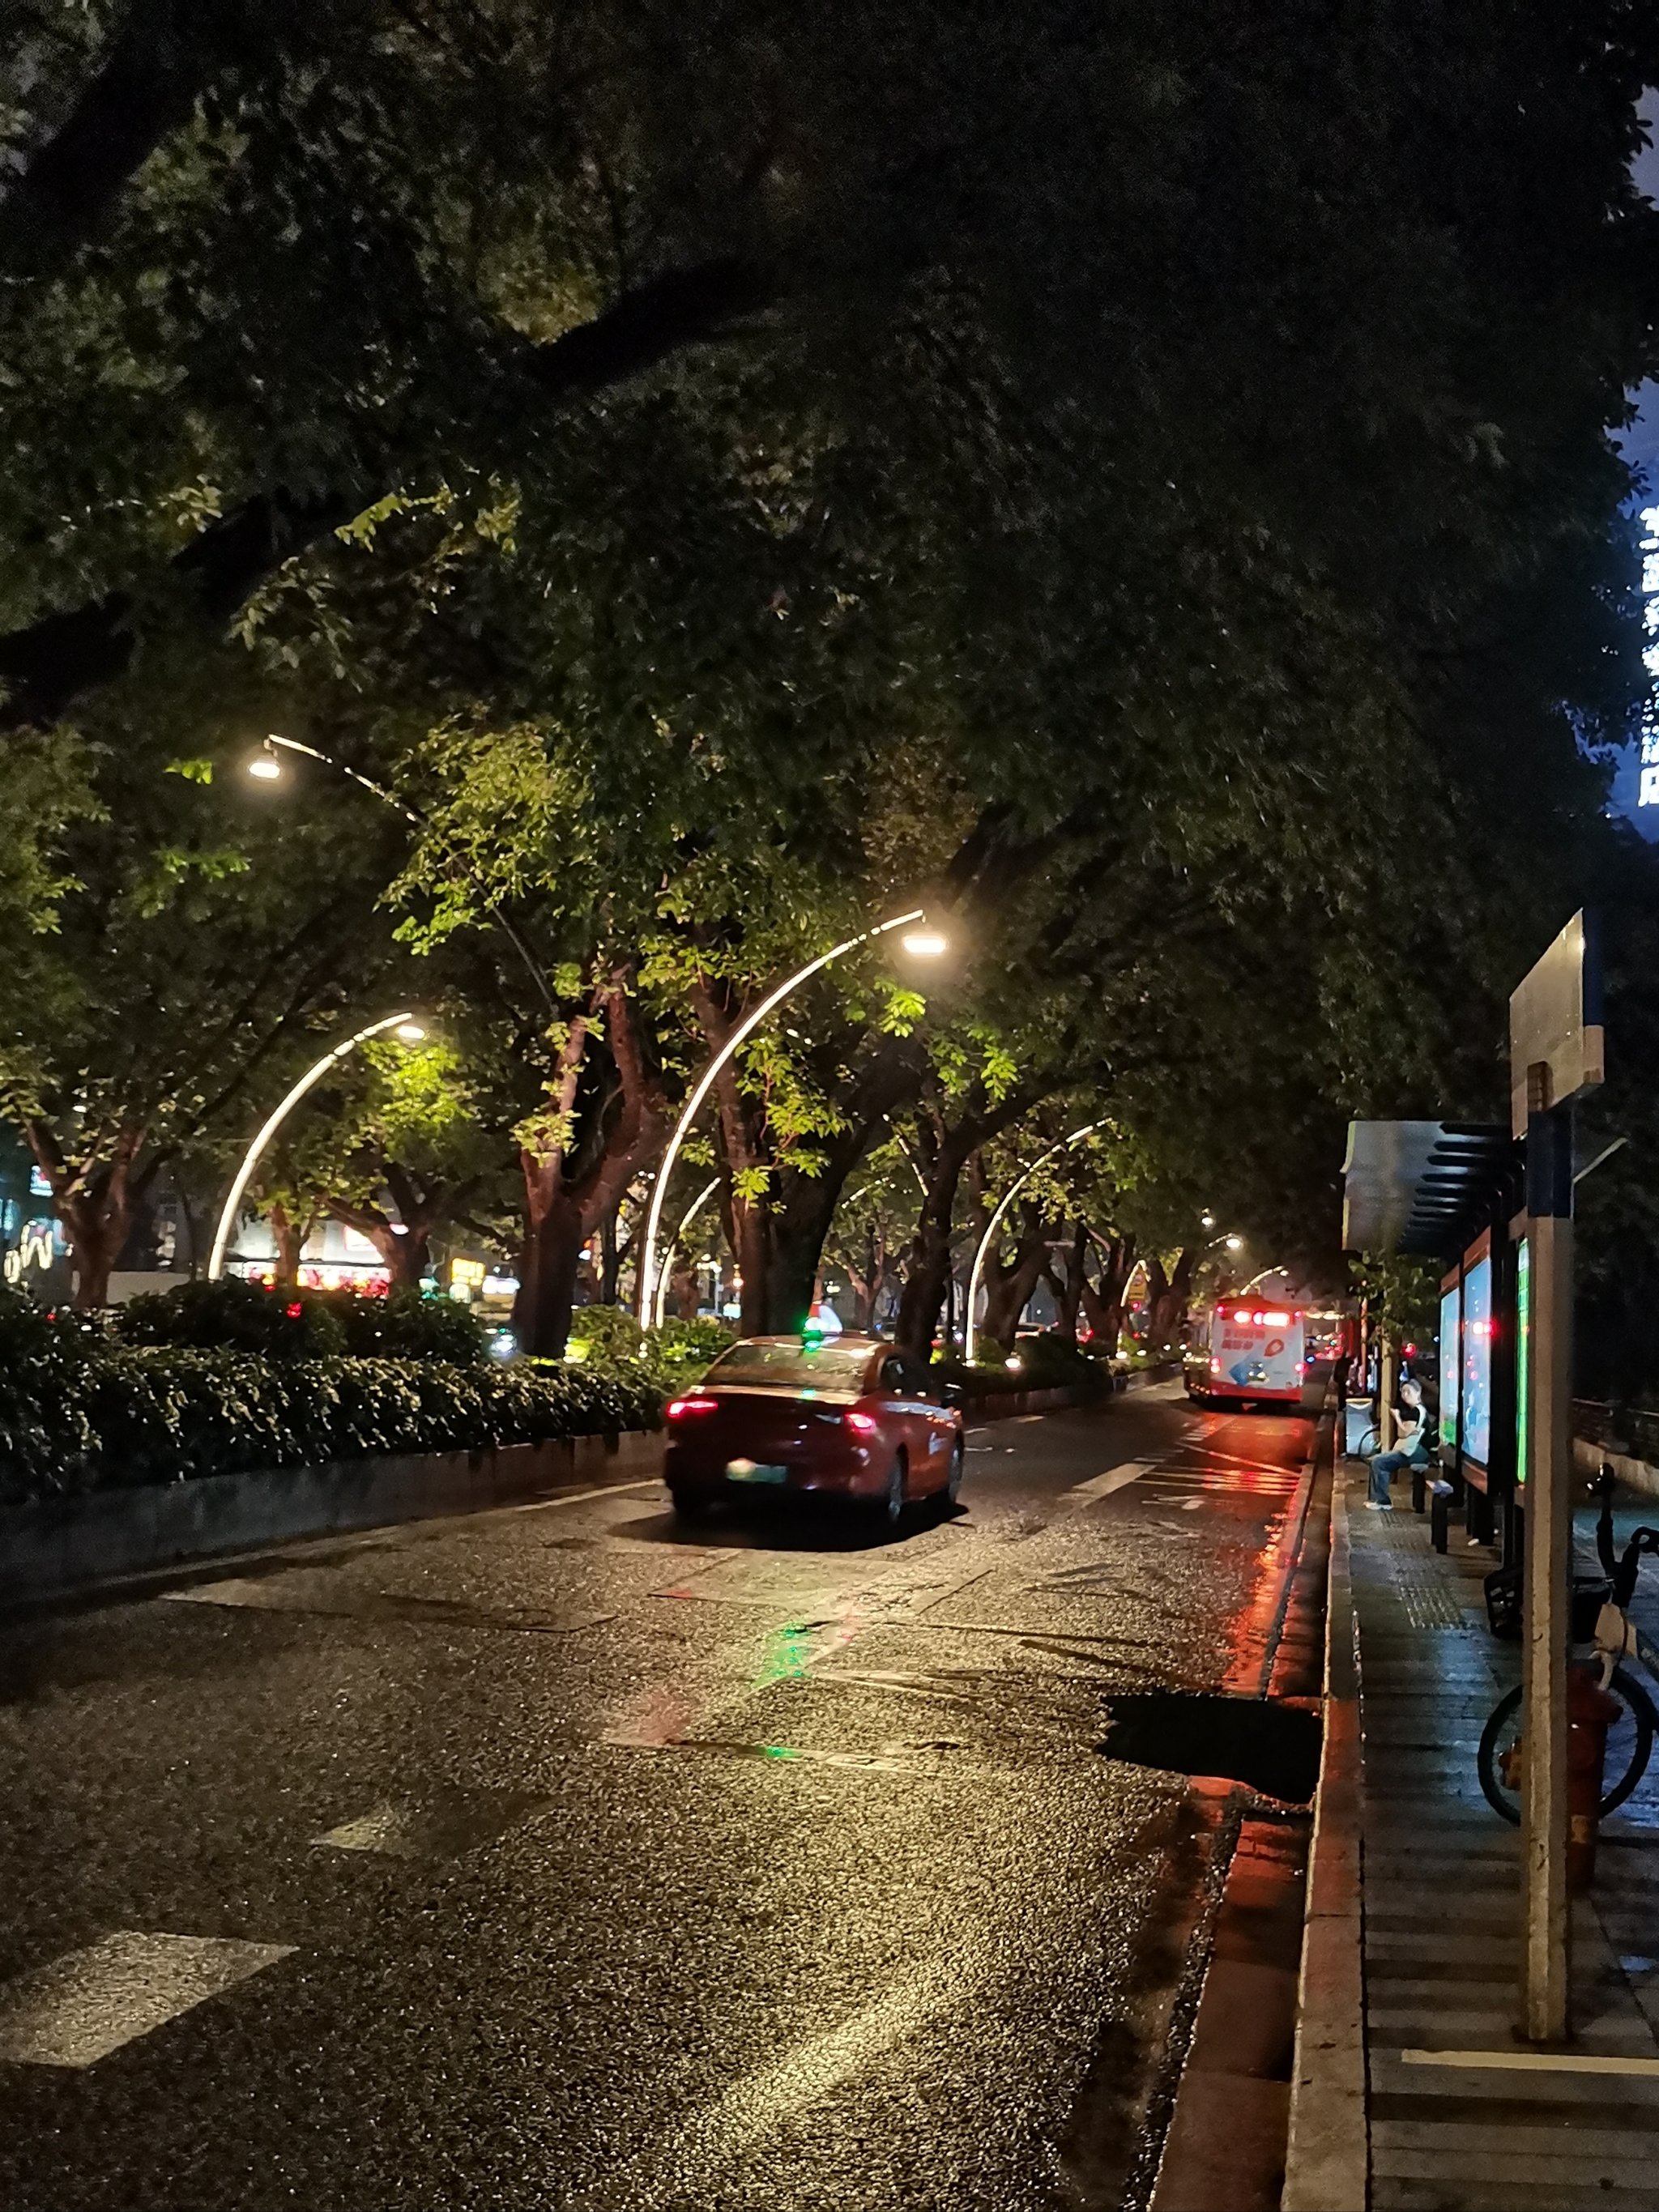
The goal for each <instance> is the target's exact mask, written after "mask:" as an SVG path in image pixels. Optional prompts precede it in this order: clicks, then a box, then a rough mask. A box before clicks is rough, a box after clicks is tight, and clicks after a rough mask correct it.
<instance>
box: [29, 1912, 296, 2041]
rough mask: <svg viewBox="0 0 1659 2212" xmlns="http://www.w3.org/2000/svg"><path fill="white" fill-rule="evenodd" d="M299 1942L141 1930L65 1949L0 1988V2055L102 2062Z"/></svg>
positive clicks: (283, 1955)
mask: <svg viewBox="0 0 1659 2212" xmlns="http://www.w3.org/2000/svg"><path fill="white" fill-rule="evenodd" d="M294 1948H295V1946H294V1945H293V1944H292V1943H241V1942H234V1941H233V1940H231V1939H230V1938H228V1937H224V1936H155V1935H145V1934H141V1933H138V1932H137V1931H134V1930H131V1929H127V1930H123V1931H122V1932H121V1933H120V1934H118V1935H114V1936H103V1937H102V1938H101V1939H100V1941H99V1942H96V1943H92V1944H88V1946H87V1948H85V1949H84V1950H81V1951H68V1952H65V1953H64V1956H63V1957H62V1958H61V1959H54V1960H52V1961H51V1962H50V1964H49V1965H46V1966H35V1967H33V1968H32V1969H31V1970H30V1971H29V1972H27V1973H24V1974H19V1975H18V1976H17V1978H16V1979H15V1980H14V1981H11V1982H8V1983H7V1984H5V1986H4V1988H3V1989H0V2059H3V2060H9V2061H10V2062H11V2063H13V2064H15V2065H24V2066H73V2067H77V2068H78V2067H83V2066H92V2065H95V2064H96V2063H97V2061H98V2060H99V2059H100V2058H106V2057H108V2055H109V2053H110V2052H111V2051H118V2050H119V2049H120V2048H121V2045H123V2044H124V2043H131V2041H132V2040H133V2039H134V2037H135V2036H140V2035H148V2034H149V2033H150V2032H151V2031H152V2029H155V2028H158V2027H162V2026H164V2025H165V2023H166V2022H167V2021H170V2020H176V2019H177V2018H178V2017H179V2014H180V2013H185V2012H189V2011H190V2010H191V2008H192V2007H193V2006H195V2005H198V2004H201V2003H203V2002H205V2000H206V1999H207V1998H209V1997H215V1996H219V1995H220V1994H221V1992H222V1991H223V1990H228V1989H234V1987H235V1985H236V1984H237V1983H238V1982H245V1981H246V1979H247V1978H248V1977H249V1975H250V1974H257V1973H258V1972H261V1970H262V1969H263V1968H264V1967H266V1966H275V1965H276V1961H277V1960H279V1959H286V1958H288V1957H289V1955H290V1954H291V1953H292V1952H293V1950H294Z"/></svg>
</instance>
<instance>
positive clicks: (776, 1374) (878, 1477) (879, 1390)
mask: <svg viewBox="0 0 1659 2212" xmlns="http://www.w3.org/2000/svg"><path fill="white" fill-rule="evenodd" d="M961 1398H962V1394H961V1392H960V1390H959V1389H957V1387H956V1385H955V1384H953V1383H939V1382H937V1381H935V1379H934V1378H933V1376H931V1375H930V1374H929V1372H928V1370H927V1368H925V1367H922V1366H920V1365H919V1364H917V1363H916V1362H915V1360H912V1359H908V1358H905V1357H904V1355H903V1354H902V1353H901V1352H895V1351H894V1349H893V1347H892V1346H891V1345H890V1344H883V1343H881V1342H880V1341H879V1340H878V1339H877V1338H875V1337H872V1336H836V1337H827V1338H823V1339H818V1338H816V1337H811V1336H808V1337H799V1336H751V1337H745V1338H744V1340H743V1341H742V1342H741V1343H738V1344H734V1345H732V1347H731V1348H730V1350H729V1351H726V1352H722V1353H721V1354H720V1358H718V1359H717V1360H716V1361H715V1362H714V1365H713V1366H712V1367H711V1368H710V1369H709V1370H708V1374H707V1375H705V1376H704V1377H703V1379H702V1383H700V1384H699V1385H698V1387H697V1388H696V1389H695V1390H688V1391H687V1392H686V1394H685V1395H684V1397H683V1398H676V1399H675V1400H674V1401H673V1403H672V1404H671V1406H670V1407H669V1408H668V1416H667V1419H668V1449H667V1452H666V1454H665V1458H664V1464H663V1474H664V1478H665V1480H666V1482H667V1484H668V1488H669V1491H670V1493H671V1496H672V1498H673V1500H674V1505H675V1510H677V1511H678V1512H681V1513H687V1514H690V1513H696V1512H698V1511H700V1510H702V1508H703V1507H704V1506H706V1505H708V1503H709V1502H710V1501H711V1500H712V1499H714V1498H733V1497H738V1496H741V1495H743V1494H744V1493H745V1492H750V1491H752V1490H757V1489H758V1490H763V1491H772V1492H777V1491H781V1490H787V1491H801V1492H815V1493H822V1494H823V1495H826V1496H829V1497H833V1498H848V1499H855V1500H859V1501H861V1502H862V1503H864V1504H866V1505H868V1506H870V1507H871V1508H872V1509H875V1510H879V1512H880V1514H881V1515H882V1516H883V1518H884V1520H885V1521H886V1522H888V1523H889V1524H890V1525H893V1524H896V1522H898V1521H900V1520H901V1519H902V1516H903V1513H904V1509H905V1507H906V1506H907V1505H908V1504H909V1503H910V1501H911V1500H912V1499H913V1498H930V1497H932V1498H939V1499H940V1500H941V1502H943V1501H945V1500H949V1501H951V1503H954V1502H955V1499H956V1496H957V1490H958V1489H959V1488H960V1486H961V1483H962V1461H963V1441H962V1438H963V1422H962V1413H961V1411H960V1406H961Z"/></svg>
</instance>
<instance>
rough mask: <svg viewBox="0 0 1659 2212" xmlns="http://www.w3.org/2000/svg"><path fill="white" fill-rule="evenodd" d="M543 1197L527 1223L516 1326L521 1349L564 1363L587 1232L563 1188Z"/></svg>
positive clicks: (533, 1205) (533, 1204)
mask: <svg viewBox="0 0 1659 2212" xmlns="http://www.w3.org/2000/svg"><path fill="white" fill-rule="evenodd" d="M530 1180H531V1170H530V1169H529V1167H528V1166H526V1183H528V1182H530ZM538 1195H539V1197H540V1199H541V1201H542V1202H541V1203H540V1204H539V1205H538V1204H537V1203H536V1201H535V1199H534V1198H532V1202H531V1206H530V1208H529V1210H528V1212H527V1214H526V1222H525V1236H524V1243H523V1247H522V1250H521V1256H520V1262H519V1295H518V1297H517V1299H516V1300H515V1301H514V1304H513V1328H514V1330H515V1331H516V1333H517V1335H518V1339H519V1346H520V1350H521V1351H523V1352H529V1353H530V1354H531V1355H532V1357H534V1358H538V1359H562V1358H564V1352H565V1346H566V1345H567V1344H568V1341H569V1339H570V1316H571V1315H572V1313H573V1312H574V1310H575V1299H576V1279H577V1276H578V1274H579V1273H580V1269H581V1258H582V1247H583V1245H584V1244H586V1242H587V1238H588V1231H587V1228H586V1224H585V1223H584V1221H583V1218H582V1209H581V1206H580V1204H579V1203H578V1202H577V1201H576V1200H574V1199H573V1198H572V1197H571V1196H570V1195H569V1194H568V1192H567V1191H565V1190H564V1189H563V1188H560V1187H558V1186H557V1185H555V1187H554V1188H552V1189H550V1190H544V1191H542V1192H540V1193H539V1194H538Z"/></svg>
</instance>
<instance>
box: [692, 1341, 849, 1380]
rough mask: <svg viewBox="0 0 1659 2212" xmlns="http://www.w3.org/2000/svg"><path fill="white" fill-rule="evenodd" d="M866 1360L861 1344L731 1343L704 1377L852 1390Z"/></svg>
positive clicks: (707, 1378)
mask: <svg viewBox="0 0 1659 2212" xmlns="http://www.w3.org/2000/svg"><path fill="white" fill-rule="evenodd" d="M869 1364H870V1354H869V1352H868V1350H867V1349H866V1347H864V1346H854V1345H850V1344H849V1345H844V1346H843V1345H837V1344H734V1345H733V1346H732V1349H731V1350H730V1351H729V1352H722V1353H721V1354H720V1358H718V1359H717V1360H716V1361H715V1362H714V1365H713V1366H712V1367H711V1368H710V1369H709V1370H708V1375H707V1376H706V1377H705V1380H706V1381H708V1382H710V1383H748V1384H750V1386H751V1387H756V1388H758V1389H763V1390H856V1389H860V1387H861V1386H862V1384H863V1382H864V1370H865V1369H866V1367H867V1366H868V1365H869Z"/></svg>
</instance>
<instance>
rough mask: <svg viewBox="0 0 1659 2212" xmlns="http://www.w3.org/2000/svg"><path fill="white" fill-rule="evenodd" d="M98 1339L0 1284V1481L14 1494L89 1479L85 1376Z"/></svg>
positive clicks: (92, 1450) (91, 1447) (71, 1486)
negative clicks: (12, 1490) (11, 1489)
mask: <svg viewBox="0 0 1659 2212" xmlns="http://www.w3.org/2000/svg"><path fill="white" fill-rule="evenodd" d="M100 1336H101V1332H100V1331H96V1330H92V1329H89V1328H88V1325H87V1324H85V1323H83V1322H80V1321H79V1320H78V1319H76V1318H75V1317H74V1316H69V1315H63V1314H55V1313H51V1312H48V1311H47V1310H46V1308H45V1307H43V1306H40V1305H37V1304H35V1302H34V1300H33V1298H30V1297H25V1296H24V1295H23V1293H22V1292H21V1291H14V1290H10V1289H9V1288H7V1287H6V1286H5V1285H0V1484H4V1485H9V1486H12V1487H13V1489H14V1491H15V1494H18V1495H21V1496H25V1497H27V1496H30V1495H32V1494H33V1492H36V1491H44V1490H76V1489H81V1488H83V1487H85V1486H87V1484H88V1482H89V1481H90V1480H91V1469H92V1467H93V1464H94V1459H95V1456H96V1453H97V1449H98V1438H97V1435H96V1433H95V1431H94V1428H93V1425H92V1421H91V1418H90V1416H89V1414H88V1411H87V1405H86V1391H85V1377H86V1372H87V1364H88V1357H89V1355H90V1354H91V1352H93V1351H94V1348H95V1347H96V1346H97V1344H98V1342H99V1340H100Z"/></svg>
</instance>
